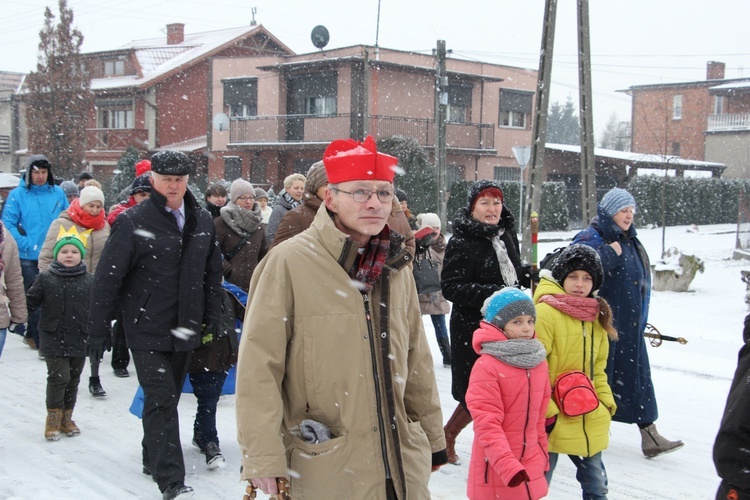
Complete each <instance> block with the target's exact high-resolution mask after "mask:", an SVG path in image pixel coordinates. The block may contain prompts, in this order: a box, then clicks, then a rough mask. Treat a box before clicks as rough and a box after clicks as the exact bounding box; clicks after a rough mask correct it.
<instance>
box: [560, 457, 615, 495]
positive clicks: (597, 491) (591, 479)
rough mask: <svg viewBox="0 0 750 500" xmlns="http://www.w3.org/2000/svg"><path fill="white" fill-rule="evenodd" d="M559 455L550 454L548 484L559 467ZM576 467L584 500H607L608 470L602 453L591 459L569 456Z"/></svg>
mask: <svg viewBox="0 0 750 500" xmlns="http://www.w3.org/2000/svg"><path fill="white" fill-rule="evenodd" d="M558 456H559V455H558V454H557V453H550V454H549V470H548V471H547V472H546V473H545V476H546V478H547V484H549V483H550V482H551V481H552V473H553V472H555V467H556V466H557V458H558ZM568 458H570V461H571V462H573V464H574V465H575V466H576V469H577V472H576V479H577V480H578V482H579V483H581V490H582V498H583V500H607V492H608V488H607V485H608V482H607V470H606V469H605V468H604V462H603V461H602V452H599V453H597V454H596V455H592V456H590V457H579V456H576V455H568Z"/></svg>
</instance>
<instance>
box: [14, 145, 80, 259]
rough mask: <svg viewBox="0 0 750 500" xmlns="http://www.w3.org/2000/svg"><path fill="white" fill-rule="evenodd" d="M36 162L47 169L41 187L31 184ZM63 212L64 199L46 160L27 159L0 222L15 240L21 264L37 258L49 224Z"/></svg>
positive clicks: (63, 194) (66, 200) (41, 158)
mask: <svg viewBox="0 0 750 500" xmlns="http://www.w3.org/2000/svg"><path fill="white" fill-rule="evenodd" d="M38 162H40V163H41V162H46V164H45V167H44V168H47V183H46V184H43V185H41V186H37V185H34V184H32V183H31V174H30V172H31V168H32V167H33V166H34V164H35V163H38ZM67 208H68V198H67V197H66V196H65V193H64V192H63V190H62V188H60V186H56V185H55V179H54V177H53V176H52V169H50V168H49V160H47V157H46V156H44V155H32V156H30V157H29V163H28V167H27V168H26V177H25V181H22V184H20V185H19V186H18V187H17V188H15V189H14V190H13V191H11V192H10V194H9V195H8V199H7V200H6V201H5V205H4V207H3V222H4V223H5V227H6V228H7V229H8V231H10V233H11V234H12V235H13V238H14V239H15V240H16V243H17V244H18V252H19V257H20V258H21V259H22V260H37V259H38V258H39V252H40V251H41V249H42V245H43V244H44V239H45V237H46V236H47V230H48V229H49V227H50V224H52V221H54V220H55V219H57V217H58V216H59V215H60V212H62V211H63V210H65V209H67Z"/></svg>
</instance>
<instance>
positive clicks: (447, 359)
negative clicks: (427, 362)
mask: <svg viewBox="0 0 750 500" xmlns="http://www.w3.org/2000/svg"><path fill="white" fill-rule="evenodd" d="M437 341H438V347H440V354H442V355H443V366H444V367H445V368H447V367H449V366H450V365H451V344H450V341H449V340H448V337H443V338H439V339H437Z"/></svg>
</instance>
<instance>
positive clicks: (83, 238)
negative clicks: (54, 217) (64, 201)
mask: <svg viewBox="0 0 750 500" xmlns="http://www.w3.org/2000/svg"><path fill="white" fill-rule="evenodd" d="M91 231H93V229H86V230H85V231H82V232H80V233H79V232H78V228H77V227H75V226H70V229H68V230H67V231H66V230H65V228H64V227H63V226H60V231H59V232H58V233H57V241H60V240H61V239H63V238H76V239H77V240H79V241H80V242H81V243H83V246H84V248H85V247H86V245H88V242H89V235H91Z"/></svg>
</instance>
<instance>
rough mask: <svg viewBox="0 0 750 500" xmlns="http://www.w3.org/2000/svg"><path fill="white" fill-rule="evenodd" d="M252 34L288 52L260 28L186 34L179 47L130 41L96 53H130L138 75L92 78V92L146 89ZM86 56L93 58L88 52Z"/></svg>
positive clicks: (163, 41) (161, 40)
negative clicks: (259, 34) (268, 38)
mask: <svg viewBox="0 0 750 500" xmlns="http://www.w3.org/2000/svg"><path fill="white" fill-rule="evenodd" d="M255 32H259V33H260V32H263V33H264V34H265V35H267V36H268V37H270V38H271V39H272V40H273V42H274V43H275V44H277V45H278V46H279V47H281V48H282V49H283V50H284V51H286V52H287V53H288V54H294V52H292V50H291V49H289V48H288V47H286V46H285V45H284V44H283V43H281V42H280V41H279V40H277V39H276V38H274V37H273V35H271V34H270V33H269V32H268V31H267V30H265V28H263V26H262V25H256V26H243V27H241V28H229V29H223V30H215V31H207V32H203V33H185V35H184V40H183V41H182V42H181V43H179V44H174V45H168V44H167V43H166V38H165V37H164V36H162V37H159V38H148V39H144V40H133V41H131V42H129V43H127V44H125V45H123V46H122V47H119V48H118V49H116V50H109V51H101V52H96V54H104V53H107V52H121V53H122V52H133V53H134V54H135V57H136V60H137V62H138V65H139V66H140V68H141V76H138V75H127V76H120V77H108V78H95V79H92V80H91V89H92V90H105V89H113V88H123V87H146V86H149V85H152V84H154V83H156V82H157V81H159V80H161V79H163V78H165V77H167V76H169V75H170V74H171V73H173V72H175V71H177V70H179V69H181V68H184V67H186V66H190V65H192V64H194V63H196V62H198V61H200V60H203V59H204V58H206V57H208V56H211V55H213V54H215V53H217V52H219V51H220V50H222V49H224V48H225V47H228V46H230V45H232V44H233V43H236V42H238V41H240V40H242V39H244V38H246V37H248V36H249V35H251V34H254V33H255ZM87 55H92V53H89V54H87Z"/></svg>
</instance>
